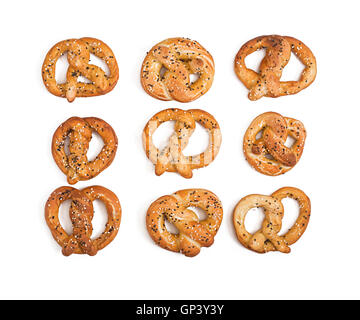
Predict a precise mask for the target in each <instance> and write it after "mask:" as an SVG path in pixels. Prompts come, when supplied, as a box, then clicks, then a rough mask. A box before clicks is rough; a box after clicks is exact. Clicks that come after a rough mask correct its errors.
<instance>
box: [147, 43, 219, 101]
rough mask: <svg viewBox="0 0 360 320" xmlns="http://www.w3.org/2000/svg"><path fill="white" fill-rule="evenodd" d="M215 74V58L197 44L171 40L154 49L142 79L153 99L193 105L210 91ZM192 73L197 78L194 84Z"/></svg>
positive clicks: (149, 55)
mask: <svg viewBox="0 0 360 320" xmlns="http://www.w3.org/2000/svg"><path fill="white" fill-rule="evenodd" d="M162 71H164V73H163V72H162ZM214 72H215V67H214V60H213V58H212V56H211V55H210V53H209V52H208V51H206V49H205V48H204V47H202V46H201V45H200V44H199V43H198V42H196V41H193V40H190V39H185V38H170V39H166V40H164V41H162V42H160V43H158V44H156V45H155V46H154V47H152V48H151V50H150V51H149V52H148V54H147V55H146V57H145V59H144V62H143V64H142V67H141V75H140V78H141V84H142V86H143V88H144V90H145V91H146V92H147V93H148V94H149V95H151V96H152V97H154V98H157V99H160V100H177V101H179V102H190V101H193V100H195V99H197V98H199V97H200V96H202V95H204V94H205V93H206V92H207V91H208V90H209V89H210V87H211V85H212V82H213V78H214ZM191 74H196V75H198V76H199V77H198V79H197V80H196V81H194V82H191V79H190V75H191Z"/></svg>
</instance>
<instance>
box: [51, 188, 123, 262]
mask: <svg viewBox="0 0 360 320" xmlns="http://www.w3.org/2000/svg"><path fill="white" fill-rule="evenodd" d="M69 199H71V200H72V202H71V206H70V212H69V214H70V219H71V223H72V226H73V232H72V234H71V235H69V234H67V233H66V231H65V230H64V229H63V227H62V226H61V224H60V220H59V208H60V205H61V203H62V202H64V201H66V200H69ZM96 199H99V200H101V201H102V202H104V204H105V206H106V210H107V214H108V220H107V223H106V225H105V230H104V232H103V233H102V234H101V235H100V236H99V237H97V238H96V239H94V240H92V239H91V235H92V231H93V228H92V224H91V221H92V219H93V215H94V209H93V204H92V202H93V201H94V200H96ZM45 220H46V223H47V225H48V227H49V228H50V231H51V233H52V235H53V237H54V239H55V240H56V242H57V243H58V244H59V245H60V246H61V247H62V248H63V249H62V253H63V255H65V256H69V255H71V254H73V253H75V254H88V255H90V256H93V255H95V254H96V253H97V252H98V251H99V250H101V249H103V248H105V247H106V246H107V245H108V244H109V243H110V242H111V241H112V240H113V239H114V238H115V237H116V235H117V233H118V230H119V227H120V221H121V206H120V202H119V199H118V198H117V197H116V195H115V194H114V193H113V192H111V191H110V190H108V189H106V188H104V187H101V186H92V187H88V188H85V189H83V190H78V189H75V188H72V187H60V188H58V189H56V190H55V191H54V192H53V193H52V194H51V195H50V197H49V199H48V200H47V202H46V205H45Z"/></svg>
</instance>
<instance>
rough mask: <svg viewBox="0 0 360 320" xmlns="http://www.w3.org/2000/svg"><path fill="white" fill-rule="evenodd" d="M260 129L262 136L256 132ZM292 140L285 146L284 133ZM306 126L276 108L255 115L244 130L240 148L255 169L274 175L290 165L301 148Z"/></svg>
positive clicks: (298, 155)
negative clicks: (289, 145)
mask: <svg viewBox="0 0 360 320" xmlns="http://www.w3.org/2000/svg"><path fill="white" fill-rule="evenodd" d="M259 133H262V136H261V138H257V135H258V134H259ZM288 136H290V137H292V138H293V139H294V140H295V142H294V143H293V144H292V146H291V147H287V146H285V142H286V139H287V137H288ZM305 139H306V130H305V127H304V125H303V124H302V122H300V121H299V120H296V119H292V118H287V117H283V116H282V115H281V114H278V113H276V112H265V113H263V114H261V115H259V116H257V117H256V118H255V119H254V120H253V121H252V122H251V124H250V126H249V127H248V129H247V130H246V132H245V135H244V140H243V150H244V155H245V157H246V160H247V161H248V162H249V164H250V165H251V166H252V167H253V168H254V169H255V170H257V171H258V172H260V173H263V174H266V175H269V176H277V175H279V174H284V173H286V172H287V171H289V170H290V169H292V168H293V167H294V166H295V165H296V164H297V163H298V161H299V160H300V158H301V155H302V153H303V150H304V145H305Z"/></svg>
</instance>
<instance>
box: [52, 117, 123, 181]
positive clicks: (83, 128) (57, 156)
mask: <svg viewBox="0 0 360 320" xmlns="http://www.w3.org/2000/svg"><path fill="white" fill-rule="evenodd" d="M93 131H95V132H97V133H98V134H99V135H100V137H101V138H102V140H103V142H104V146H103V148H102V149H101V151H100V153H99V154H98V155H97V156H96V158H95V159H94V160H92V161H89V160H88V158H87V155H86V153H87V151H88V149H89V144H90V141H91V138H92V133H93ZM67 138H69V154H67V153H66V151H65V142H66V139H67ZM117 145H118V139H117V136H116V134H115V131H114V130H113V128H112V127H111V126H110V125H109V124H108V123H106V122H105V121H104V120H102V119H99V118H95V117H87V118H79V117H72V118H69V119H68V120H66V121H65V122H64V123H62V124H61V125H60V126H59V127H58V128H57V129H56V131H55V133H54V135H53V139H52V147H51V151H52V155H53V158H54V160H55V162H56V164H57V166H58V167H59V168H60V170H61V171H62V172H63V173H65V174H66V175H67V181H68V183H69V184H75V183H77V182H78V181H80V180H81V181H84V180H89V179H91V178H94V177H96V176H97V175H98V174H99V173H100V172H101V171H103V170H104V169H106V168H107V167H108V166H109V165H110V164H111V163H112V162H113V160H114V158H115V154H116V150H117Z"/></svg>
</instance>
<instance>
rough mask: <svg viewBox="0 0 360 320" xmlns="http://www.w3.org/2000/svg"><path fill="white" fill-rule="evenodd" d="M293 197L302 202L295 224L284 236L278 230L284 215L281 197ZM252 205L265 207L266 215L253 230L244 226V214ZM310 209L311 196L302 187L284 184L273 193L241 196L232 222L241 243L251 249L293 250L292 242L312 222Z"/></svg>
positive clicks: (267, 250)
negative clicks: (258, 227) (252, 231)
mask: <svg viewBox="0 0 360 320" xmlns="http://www.w3.org/2000/svg"><path fill="white" fill-rule="evenodd" d="M284 198H292V199H294V200H296V201H297V202H298V204H299V215H298V218H297V220H296V222H295V223H294V225H293V226H292V227H291V228H290V229H289V230H288V232H286V233H285V234H284V235H283V236H279V235H278V233H279V231H280V230H281V223H282V219H283V216H284V207H283V205H282V203H281V200H282V199H284ZM252 208H264V213H265V218H264V221H263V223H262V227H261V229H260V230H258V231H257V232H256V233H254V234H251V233H249V232H248V231H247V230H246V228H245V217H246V214H247V213H248V211H249V210H250V209H252ZM310 213H311V204H310V199H309V198H308V197H307V195H306V194H305V193H304V192H303V191H301V190H300V189H297V188H293V187H284V188H281V189H279V190H277V191H275V192H274V193H273V194H272V195H271V196H264V195H260V194H252V195H248V196H246V197H244V198H242V199H241V200H240V201H239V203H238V204H237V205H236V207H235V210H234V214H233V223H234V227H235V231H236V236H237V238H238V239H239V241H240V243H241V244H242V245H243V246H245V247H246V248H248V249H251V250H253V251H256V252H258V253H266V252H269V251H280V252H283V253H289V252H290V247H289V246H290V245H292V244H293V243H295V242H296V241H297V240H299V238H300V237H301V236H302V235H303V233H304V232H305V230H306V227H307V225H308V223H309V219H310Z"/></svg>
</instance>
